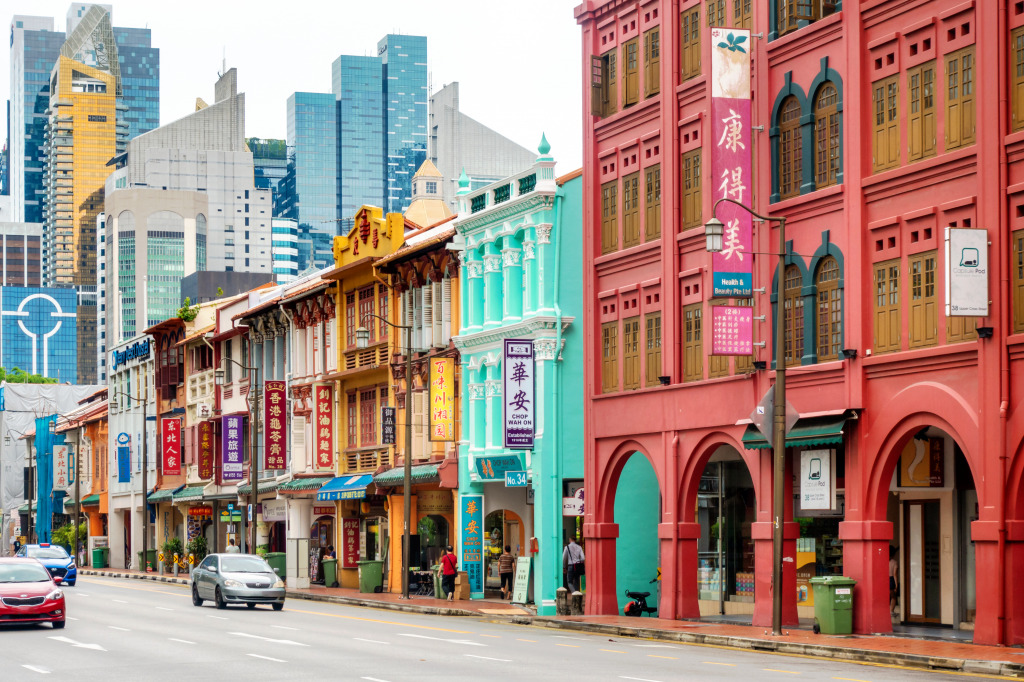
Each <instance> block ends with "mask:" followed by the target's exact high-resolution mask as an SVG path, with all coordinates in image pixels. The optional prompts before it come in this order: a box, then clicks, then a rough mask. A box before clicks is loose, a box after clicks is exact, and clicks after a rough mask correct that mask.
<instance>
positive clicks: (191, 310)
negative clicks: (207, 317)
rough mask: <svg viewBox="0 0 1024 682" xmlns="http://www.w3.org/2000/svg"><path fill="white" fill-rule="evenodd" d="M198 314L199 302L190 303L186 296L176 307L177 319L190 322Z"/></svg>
mask: <svg viewBox="0 0 1024 682" xmlns="http://www.w3.org/2000/svg"><path fill="white" fill-rule="evenodd" d="M198 314H199V304H198V303H196V304H195V305H192V301H191V300H190V299H189V297H188V296H186V297H185V302H184V303H183V304H182V305H181V307H180V308H178V319H181V320H184V321H185V322H191V321H192V320H194V319H196V316H197V315H198Z"/></svg>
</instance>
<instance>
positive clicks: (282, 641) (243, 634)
mask: <svg viewBox="0 0 1024 682" xmlns="http://www.w3.org/2000/svg"><path fill="white" fill-rule="evenodd" d="M228 634H229V635H234V636H235V637H249V638H251V639H261V640H263V641H264V642H274V643H276V644H289V645H291V646H309V645H308V644H303V643H302V642H296V641H293V640H290V639H273V638H272V637H263V636H261V635H250V634H249V633H248V632H229V633H228Z"/></svg>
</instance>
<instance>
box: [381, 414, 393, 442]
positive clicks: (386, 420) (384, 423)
mask: <svg viewBox="0 0 1024 682" xmlns="http://www.w3.org/2000/svg"><path fill="white" fill-rule="evenodd" d="M380 442H381V443H383V444H384V445H394V444H395V408H393V407H382V408H380Z"/></svg>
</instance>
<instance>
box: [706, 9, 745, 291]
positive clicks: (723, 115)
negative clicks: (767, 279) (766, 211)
mask: <svg viewBox="0 0 1024 682" xmlns="http://www.w3.org/2000/svg"><path fill="white" fill-rule="evenodd" d="M750 152H751V149H750V31H744V30H740V29H731V28H712V29H711V187H712V194H711V198H712V202H717V201H718V200H719V199H732V200H733V201H737V202H739V203H741V204H746V205H748V206H749V205H751V204H752V203H753V196H752V194H753V192H752V188H753V176H752V175H751V170H752V162H751V153H750ZM716 216H717V218H718V219H719V220H720V221H722V223H723V224H724V225H725V228H724V234H723V235H722V250H721V252H719V253H714V254H712V258H711V269H712V283H713V285H714V291H713V292H712V296H728V297H744V298H745V297H748V296H750V295H751V293H752V291H751V290H752V288H753V280H754V276H753V272H754V269H753V262H752V254H751V252H752V251H753V244H754V236H753V218H752V216H751V215H750V213H748V212H747V211H745V210H743V209H742V208H740V207H739V206H736V205H733V204H730V203H728V202H724V203H722V204H721V205H719V207H718V211H717V213H716Z"/></svg>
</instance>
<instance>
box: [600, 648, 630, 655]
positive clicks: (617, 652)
mask: <svg viewBox="0 0 1024 682" xmlns="http://www.w3.org/2000/svg"><path fill="white" fill-rule="evenodd" d="M598 651H605V652H607V653H609V654H624V653H626V652H625V651H619V650H618V649H598Z"/></svg>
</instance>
